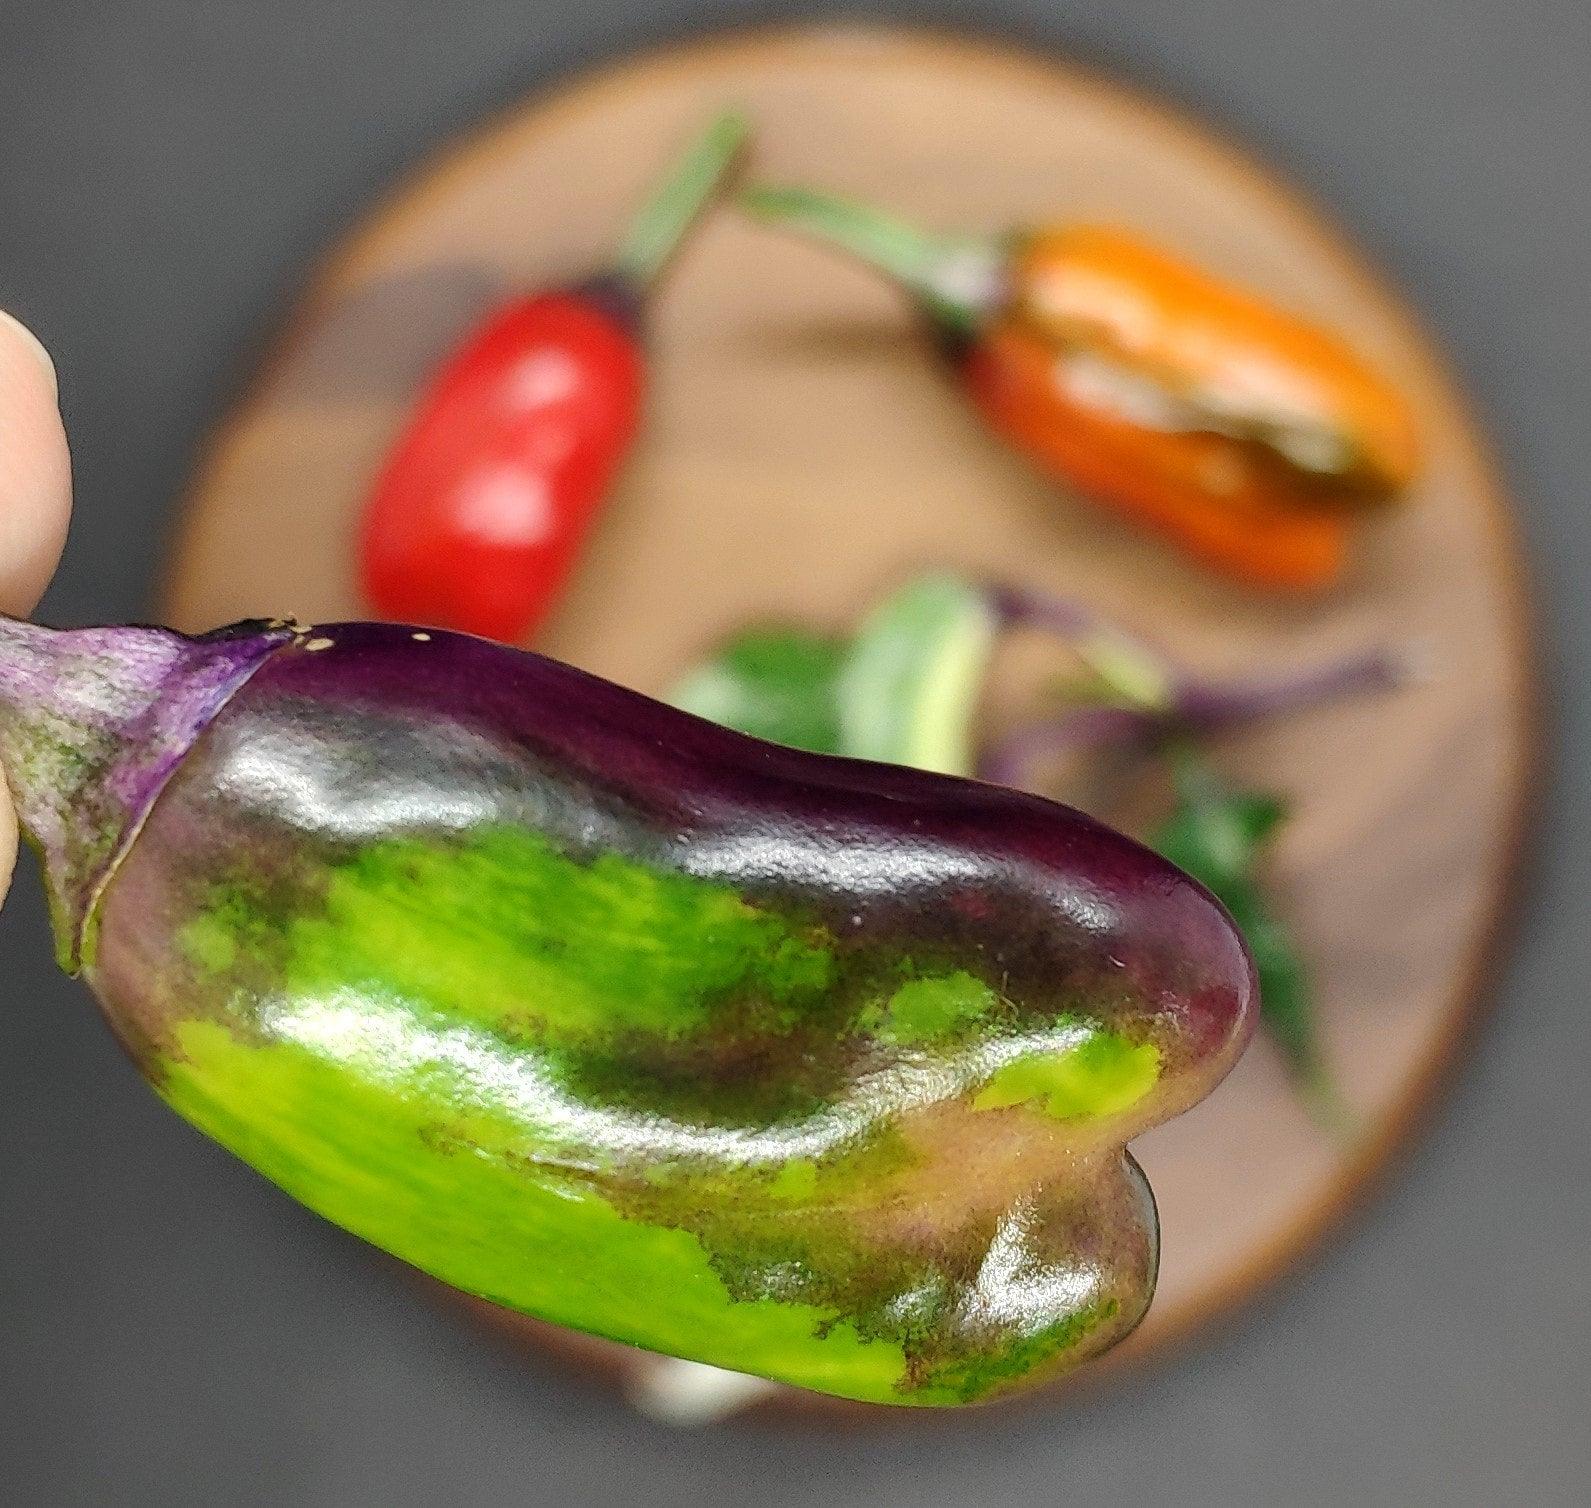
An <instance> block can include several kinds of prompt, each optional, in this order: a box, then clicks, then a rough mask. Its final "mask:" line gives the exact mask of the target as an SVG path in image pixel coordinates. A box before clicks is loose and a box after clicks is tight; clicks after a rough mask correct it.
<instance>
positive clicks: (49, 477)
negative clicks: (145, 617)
mask: <svg viewBox="0 0 1591 1508" xmlns="http://www.w3.org/2000/svg"><path fill="white" fill-rule="evenodd" d="M70 502H71V466H70V463H69V462H68V460H67V454H66V432H65V430H64V429H63V427H62V425H61V413H60V409H59V407H58V405H57V402H56V386H55V366H54V364H53V363H52V362H51V361H50V358H49V355H48V353H47V352H46V351H45V349H44V347H43V346H42V345H40V344H39V342H38V340H37V338H36V337H35V336H34V335H33V333H32V332H31V331H30V330H28V329H27V328H26V327H25V326H23V325H21V324H19V323H18V322H17V321H16V320H15V319H13V318H12V317H11V316H10V315H9V314H6V313H5V312H4V311H0V612H10V613H25V612H28V611H30V610H31V609H32V607H33V605H34V603H36V602H37V601H38V600H39V596H40V594H41V593H42V592H43V591H44V586H45V583H46V582H47V581H48V580H49V579H50V573H51V572H52V571H53V570H54V569H55V563H56V561H57V560H58V559H59V558H60V554H61V546H62V545H63V544H64V543H65V540H66V519H67V512H68V509H69V507H70ZM16 848H17V823H16V816H15V814H14V813H13V812H12V810H11V802H10V800H9V798H8V797H7V795H6V791H5V784H4V782H3V781H0V899H4V897H5V892H6V889H7V887H8V886H9V885H10V882H11V866H12V863H13V862H14V860H15V858H16Z"/></svg>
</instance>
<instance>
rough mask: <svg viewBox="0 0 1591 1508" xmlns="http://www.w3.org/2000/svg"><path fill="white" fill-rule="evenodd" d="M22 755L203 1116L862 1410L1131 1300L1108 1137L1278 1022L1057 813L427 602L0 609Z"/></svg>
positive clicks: (1132, 861)
mask: <svg viewBox="0 0 1591 1508" xmlns="http://www.w3.org/2000/svg"><path fill="white" fill-rule="evenodd" d="M963 627H964V626H963ZM975 647H976V646H975V645H972V644H966V645H963V646H962V650H963V651H964V652H966V653H971V652H972V651H973V650H975ZM872 673H875V674H880V675H886V676H887V675H888V674H889V666H888V665H884V664H881V665H879V666H875V667H874V670H873V672H872ZM925 694H928V695H929V696H930V699H931V692H925ZM913 725H914V727H916V728H917V729H918V730H919V732H922V730H924V729H926V730H928V731H927V732H922V736H923V737H925V738H927V739H928V740H929V741H930V743H931V741H932V739H933V738H934V737H935V736H937V735H935V734H934V733H933V731H932V727H933V709H932V708H931V707H929V708H926V709H924V710H923V711H922V715H921V716H916V715H914V722H913ZM0 762H3V764H4V766H5V771H6V775H7V777H8V779H9V783H10V785H11V788H12V791H13V794H14V796H15V799H16V803H17V807H18V810H19V812H20V815H21V819H22V823H23V827H24V830H25V833H26V835H27V836H28V837H29V839H30V840H31V842H32V844H33V845H34V847H35V848H36V849H37V850H38V852H39V854H40V857H41V861H42V865H43V869H44V874H45V879H46V884H47V887H48V890H49V894H50V900H51V906H52V913H53V916H54V924H55V929H56V934H57V941H58V945H59V950H60V956H61V961H62V963H63V965H64V966H65V967H66V968H67V969H68V970H70V971H72V972H75V973H76V972H80V973H81V974H82V975H83V976H84V978H85V979H86V980H87V982H88V983H89V985H90V986H91V987H92V989H93V990H94V992H95V994H96V995H97V996H98V997H99V999H100V1001H101V1003H102V1005H103V1007H104V1010H105V1013H106V1015H107V1017H108V1019H109V1021H110V1023H111V1025H112V1026H113V1028H114V1029H115V1031H116V1033H117V1034H118V1036H119V1037H120V1038H121V1040H122V1042H123V1043H124V1044H125V1046H126V1047H127V1049H128V1051H129V1052H130V1054H131V1055H132V1056H133V1058H134V1059H135V1061H136V1062H137V1063H138V1065H139V1067H140V1068H141V1069H142V1070H143V1072H144V1073H145V1074H146V1075H147V1076H148V1078H149V1080H150V1081H151V1083H152V1084H153V1085H154V1086H155V1088H156V1089H157V1090H158V1091H159V1093H160V1094H161V1095H162V1096H163V1097H164V1098H165V1099H166V1100H167V1101H168V1103H170V1104H171V1105H172V1106H173V1107H174V1108H175V1109H176V1110H178V1111H179V1112H180V1113H181V1114H183V1115H184V1116H186V1117H187V1118H188V1119H189V1120H191V1121H192V1122H193V1123H194V1124H195V1125H197V1126H198V1127H200V1128H201V1129H202V1130H203V1131H205V1132H206V1133H208V1134H209V1135H211V1136H212V1137H214V1138H215V1139H216V1140H218V1141H219V1142H221V1143H222V1144H223V1145H225V1146H227V1147H229V1148H230V1149H231V1150H232V1151H234V1152H235V1153H237V1154H238V1155H239V1156H240V1157H242V1158H243V1159H244V1160H245V1161H247V1162H249V1163H251V1164H252V1165H253V1166H254V1167H255V1168H257V1169H258V1170H259V1171H260V1172H262V1173H263V1174H265V1176H267V1177H268V1178H270V1179H272V1180H273V1181H275V1182H276V1183H278V1184H280V1185H281V1186H282V1187H283V1188H284V1189H286V1190H287V1191H288V1192H289V1193H290V1194H292V1195H293V1196H294V1197H296V1198H298V1199H300V1200H301V1201H303V1202H304V1203H305V1204H307V1205H309V1206H310V1207H311V1208H313V1209H316V1210H318V1211H319V1212H320V1213H321V1214H323V1215H325V1216H326V1217H327V1218H329V1219H331V1220H333V1221H335V1222H336V1223H338V1224H339V1225H342V1226H344V1227H345V1228H347V1229H348V1230H350V1231H353V1232H354V1233H356V1234H357V1235H359V1236H361V1237H363V1238H365V1239H366V1240H368V1241H370V1242H372V1243H374V1244H375V1245H377V1246H380V1247H383V1248H385V1249H386V1250H388V1251H390V1252H392V1253H393V1254H395V1255H397V1256H398V1257H401V1258H403V1259H404V1260H406V1261H408V1262H410V1263H412V1264H414V1265H415V1266H416V1267H418V1268H420V1269H422V1270H424V1271H425V1272H428V1273H430V1274H432V1275H433V1276H435V1277H437V1278H440V1279H442V1280H443V1281H444V1282H447V1283H450V1284H452V1285H454V1286H455V1287H457V1288H460V1289H463V1290H465V1291H467V1292H469V1293H472V1294H477V1295H480V1296H481V1297H484V1298H487V1299H490V1300H493V1301H495V1302H498V1303H501V1304H505V1305H508V1306H510V1307H512V1308H515V1309H518V1310H522V1311H525V1312H527V1313H531V1314H535V1315H539V1316H541V1317H543V1318H545V1319H549V1320H553V1321H556V1322H558V1323H561V1324H565V1325H570V1326H574V1327H576V1328H579V1329H582V1330H587V1331H590V1332H593V1333H595V1334H598V1335H604V1336H608V1337H612V1338H614V1339H617V1340H621V1341H626V1342H630V1343H633V1344H636V1345H640V1346H645V1347H650V1348H652V1349H655V1350H659V1351H664V1352H669V1353H672V1354H675V1355H679V1356H686V1357H691V1358H694V1359H697V1360H700V1361H704V1362H709V1363H713V1364H716V1365H719V1366H724V1367H730V1368H735V1369H737V1370H742V1371H747V1372H754V1373H759V1374H762V1375H765V1376H768V1377H772V1378H777V1379H780V1380H783V1381H786V1382H790V1383H795V1384H799V1385H801V1386H803V1387H808V1388H814V1389H818V1390H820V1391H823V1392H827V1393H833V1394H837V1395H841V1396H844V1397H849V1398H857V1399H865V1400H870V1401H873V1402H881V1403H900V1404H929V1405H946V1404H961V1403H970V1402H974V1401H977V1400H980V1399H985V1398H990V1397H994V1396H997V1395H999V1394H1002V1393H1006V1392H1009V1391H1012V1390H1014V1389H1017V1388H1020V1387H1023V1386H1027V1385H1031V1384H1033V1383H1036V1382H1039V1381H1042V1380H1044V1379H1045V1378H1048V1377H1050V1376H1053V1375H1054V1374H1056V1373H1058V1372H1061V1371H1063V1370H1065V1369H1067V1368H1069V1367H1072V1366H1074V1365H1076V1364H1077V1363H1078V1362H1080V1361H1082V1360H1084V1359H1085V1358H1087V1357H1090V1356H1093V1355H1095V1354H1097V1353H1099V1352H1100V1351H1102V1350H1104V1349H1105V1348H1106V1347H1108V1346H1109V1345H1111V1344H1112V1343H1113V1342H1115V1341H1117V1340H1119V1339H1120V1338H1121V1337H1122V1336H1123V1335H1125V1334H1126V1333H1127V1332H1128V1331H1129V1330H1131V1329H1132V1327H1133V1326H1134V1325H1135V1324H1136V1323H1137V1322H1138V1320H1139V1319H1140V1318H1141V1316H1142V1315H1143V1313H1144V1310H1145V1308H1146V1306H1147V1305H1148V1302H1149V1298H1150V1295H1151V1292H1152V1290H1153V1287H1154V1281H1155V1270H1156V1260H1157V1228H1156V1222H1155V1213H1154V1205H1153V1202H1152V1199H1151V1196H1150V1193H1149V1189H1148V1186H1147V1185H1146V1183H1145V1181H1144V1179H1143V1176H1142V1174H1141V1173H1140V1172H1139V1170H1138V1168H1137V1165H1136V1164H1135V1163H1134V1162H1133V1161H1132V1159H1131V1157H1130V1156H1128V1154H1127V1153H1126V1151H1125V1145H1126V1143H1127V1141H1128V1140H1129V1139H1130V1138H1131V1137H1133V1136H1135V1135H1137V1134H1138V1133H1139V1132H1141V1131H1143V1130H1144V1129H1146V1128H1147V1127H1149V1126H1151V1125H1154V1124H1156V1123H1158V1122H1160V1121H1163V1120H1165V1119H1167V1118H1168V1117H1169V1116H1172V1115H1175V1114H1176V1113H1178V1112H1179V1111H1181V1110H1183V1109H1186V1108H1187V1107H1188V1106H1190V1105H1192V1104H1193V1103H1195V1102H1196V1101H1197V1100H1199V1099H1201V1098H1203V1097H1204V1095H1206V1094H1207V1093H1208V1092H1209V1091H1210V1089H1211V1088H1212V1087H1213V1086H1214V1085H1215V1084H1216V1082H1217V1081H1218V1080H1219V1079H1220V1078H1221V1077H1222V1076H1223V1075H1224V1074H1225V1073H1226V1072H1227V1070H1228V1069H1229V1068H1230V1067H1231V1066H1232V1064H1233V1063H1234V1062H1235V1060H1236V1058H1237V1056H1238V1055H1239V1053H1240V1052H1241V1051H1242V1049H1243V1047H1244V1045H1245V1043H1246V1041H1247V1039H1248V1037H1249V1035H1250V1032H1251V1030H1252V1027H1253V1024H1254V1021H1255V1015H1256V1011H1257V1007H1258V999H1257V994H1256V990H1255V981H1254V973H1253V968H1252V966H1251V963H1250V960H1249V956H1248V953H1247V952H1246V950H1245V947H1244V944H1243V942H1242V939H1241V938H1240V936H1239V934H1238V932H1237V930H1236V929H1235V928H1234V926H1233V924H1232V921H1231V919H1230V917H1229V916H1228V914H1227V913H1226V911H1225V910H1224V909H1223V908H1222V907H1221V906H1220V905H1219V904H1217V903H1216V902H1215V901H1214V900H1213V899H1212V897H1211V896H1210V894H1209V893H1208V892H1207V891H1206V890H1204V889H1203V888H1201V887H1200V886H1199V885H1198V884H1195V883H1194V882H1192V881H1190V880H1189V879H1188V878H1187V877H1186V876H1185V875H1184V874H1183V873H1181V872H1180V871H1179V870H1177V869H1176V868H1174V867H1172V865H1171V864H1169V863H1168V862H1166V861H1165V860H1164V859H1162V858H1160V857H1158V856H1156V855H1155V854H1154V853H1152V852H1150V851H1149V850H1148V849H1146V848H1143V847H1140V846H1139V845H1137V844H1135V843H1133V842H1131V841H1130V840H1128V839H1126V838H1123V837H1121V836H1120V835H1118V834H1116V833H1115V832H1112V831H1111V830H1109V829H1108V828H1105V827H1103V826H1101V825H1100V824H1098V823H1096V822H1094V821H1092V820H1091V819H1089V818H1088V817H1085V816H1083V815H1082V814H1080V813H1078V812H1075V811H1072V810H1070V809H1068V808H1066V807H1062V806H1059V805H1056V804H1054V803H1052V802H1049V801H1046V800H1043V799H1040V798H1038V797H1036V796H1031V795H1026V794H1022V793H1019V792H1017V791H1013V790H1009V789H1002V788H999V787H997V786H994V785H989V784H980V783H976V782H973V781H969V780H964V779H959V778H955V777H953V776H948V775H941V774H934V773H925V772H923V771H919V770H908V769H905V768H900V767H896V766H890V765H884V764H875V763H868V762H863V761H860V760H852V759H840V758H833V757H825V756H822V755H817V754H812V753H807V752H802V751H798V750H794V749H790V748H785V747H779V746H776V745H775V744H772V743H767V742H762V741H759V740H758V739H755V738H751V737H747V736H745V735H743V734H741V733H738V732H734V731H731V730H728V729H725V728H722V727H719V726H715V725H713V724H711V723H709V722H707V721H704V720H702V719H699V718H697V717H694V716H691V715H688V714H686V713H684V712H681V711H677V710H675V709H673V708H670V707H667V706H664V705H662V704H660V703H657V702H653V701H650V700H648V699H647V698H645V697H642V696H639V695H636V694H634V693H632V692H629V691H625V690H622V689H620V688H618V687H616V686H613V685H610V684H607V683H605V682H603V681H600V680H597V679H594V678H592V677H590V676H587V675H584V674H581V673H580V672H578V671H575V670H572V669H570V668H568V667H566V666H563V665H559V664H557V663H555V662H552V661H549V660H545V659H542V658H539V657H537V656H535V655H530V654H524V653H520V652H517V651H514V650H511V649H507V648H503V647H500V646H497V645H493V644H489V643H486V642H484V641H481V640H476V639H470V638H463V637H459V636H455V635H451V634H447V633H442V632H439V631H437V632H427V631H424V630H419V629H411V628H407V627H402V626H394V625H371V624H344V625H338V626H334V627H327V628H318V629H300V628H297V627H296V626H294V625H291V624H286V623H255V624H243V625H239V626H238V627H236V628H233V629H230V630H226V631H223V632H222V633H219V634H216V635H211V636H208V637H205V638H201V639H189V638H184V637H182V636H180V635H176V634H173V633H170V632H167V631H165V630H159V629H138V628H114V629H93V630H79V631H74V632H55V631H51V630H47V629H43V628H38V627H34V626H32V625H27V624H22V623H15V622H11V621H10V620H4V619H0Z"/></svg>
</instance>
